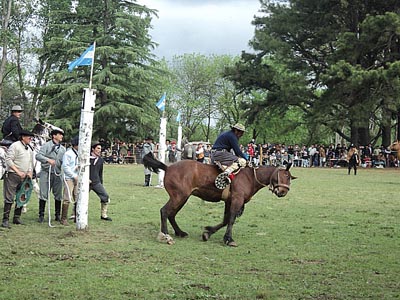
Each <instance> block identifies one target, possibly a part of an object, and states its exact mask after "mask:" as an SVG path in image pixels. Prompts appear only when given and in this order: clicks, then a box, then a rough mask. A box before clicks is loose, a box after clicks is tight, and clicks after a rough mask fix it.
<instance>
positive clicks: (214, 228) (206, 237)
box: [202, 201, 231, 241]
mask: <svg viewBox="0 0 400 300" xmlns="http://www.w3.org/2000/svg"><path fill="white" fill-rule="evenodd" d="M230 209H231V205H230V202H228V201H227V202H225V209H224V218H223V220H222V223H219V224H218V225H216V226H206V227H205V228H204V229H205V231H204V232H203V236H202V237H203V241H208V240H209V238H210V237H211V235H213V234H214V233H216V232H217V231H218V230H220V229H221V228H222V227H224V226H226V224H228V222H229V218H230Z"/></svg>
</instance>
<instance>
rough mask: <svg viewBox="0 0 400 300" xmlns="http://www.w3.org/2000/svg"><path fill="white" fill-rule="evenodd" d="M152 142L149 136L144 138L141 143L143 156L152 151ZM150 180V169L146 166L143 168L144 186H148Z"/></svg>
mask: <svg viewBox="0 0 400 300" xmlns="http://www.w3.org/2000/svg"><path fill="white" fill-rule="evenodd" d="M154 148H155V146H154V144H153V138H152V137H151V136H148V137H146V138H145V140H144V144H143V155H142V157H144V156H145V155H146V154H149V153H153V151H154ZM150 182H151V171H150V170H149V169H148V168H144V186H150Z"/></svg>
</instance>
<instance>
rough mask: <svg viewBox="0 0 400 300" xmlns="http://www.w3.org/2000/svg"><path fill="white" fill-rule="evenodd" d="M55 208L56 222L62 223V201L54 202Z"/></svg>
mask: <svg viewBox="0 0 400 300" xmlns="http://www.w3.org/2000/svg"><path fill="white" fill-rule="evenodd" d="M54 207H55V211H56V214H55V216H54V221H57V222H60V221H61V217H60V215H61V201H57V200H54Z"/></svg>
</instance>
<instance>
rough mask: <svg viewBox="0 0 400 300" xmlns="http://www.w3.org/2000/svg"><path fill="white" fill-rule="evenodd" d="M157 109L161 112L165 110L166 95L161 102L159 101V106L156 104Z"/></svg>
mask: <svg viewBox="0 0 400 300" xmlns="http://www.w3.org/2000/svg"><path fill="white" fill-rule="evenodd" d="M156 106H157V108H158V109H159V110H161V111H164V110H165V93H164V95H162V97H161V98H160V100H158V102H157V104H156Z"/></svg>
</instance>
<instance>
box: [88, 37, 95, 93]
mask: <svg viewBox="0 0 400 300" xmlns="http://www.w3.org/2000/svg"><path fill="white" fill-rule="evenodd" d="M95 52H96V41H94V43H93V59H92V64H91V66H90V80H89V90H91V89H92V80H93V65H94V54H95Z"/></svg>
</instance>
